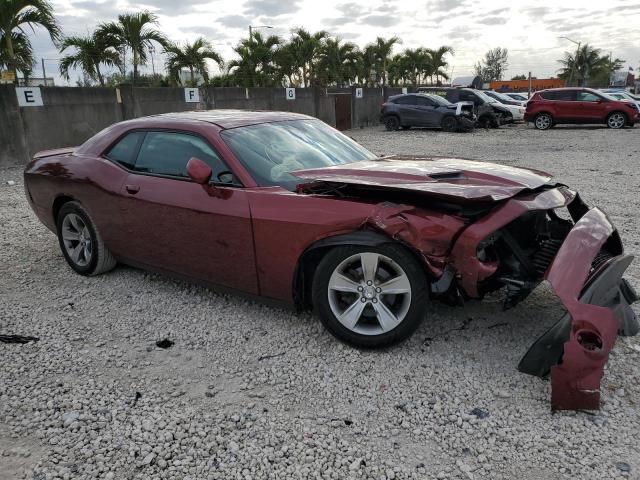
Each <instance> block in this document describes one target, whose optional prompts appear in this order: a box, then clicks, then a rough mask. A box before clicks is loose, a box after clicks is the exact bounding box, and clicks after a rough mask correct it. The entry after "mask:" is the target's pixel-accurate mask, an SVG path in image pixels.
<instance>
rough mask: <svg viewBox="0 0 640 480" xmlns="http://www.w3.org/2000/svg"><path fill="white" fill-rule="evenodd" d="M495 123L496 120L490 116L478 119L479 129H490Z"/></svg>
mask: <svg viewBox="0 0 640 480" xmlns="http://www.w3.org/2000/svg"><path fill="white" fill-rule="evenodd" d="M493 123H494V120H493V119H492V118H491V116H490V115H483V116H482V117H480V118H479V119H478V127H480V128H489V127H491V126H492V124H493Z"/></svg>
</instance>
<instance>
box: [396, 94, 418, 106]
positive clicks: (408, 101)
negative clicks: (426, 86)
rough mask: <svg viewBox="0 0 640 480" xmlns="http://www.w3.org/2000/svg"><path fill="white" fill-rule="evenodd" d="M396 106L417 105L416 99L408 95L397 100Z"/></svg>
mask: <svg viewBox="0 0 640 480" xmlns="http://www.w3.org/2000/svg"><path fill="white" fill-rule="evenodd" d="M393 103H395V104H396V105H415V103H416V102H415V97H413V96H412V95H408V96H406V97H400V98H396V99H395V100H394V102H393Z"/></svg>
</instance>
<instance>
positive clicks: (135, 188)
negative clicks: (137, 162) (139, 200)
mask: <svg viewBox="0 0 640 480" xmlns="http://www.w3.org/2000/svg"><path fill="white" fill-rule="evenodd" d="M124 188H125V189H126V190H127V192H129V193H130V194H131V195H135V194H136V193H138V192H139V191H140V187H139V186H138V185H125V186H124Z"/></svg>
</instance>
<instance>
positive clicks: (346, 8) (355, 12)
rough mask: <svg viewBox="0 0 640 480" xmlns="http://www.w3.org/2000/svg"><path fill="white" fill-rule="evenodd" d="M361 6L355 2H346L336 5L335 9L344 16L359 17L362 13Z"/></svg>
mask: <svg viewBox="0 0 640 480" xmlns="http://www.w3.org/2000/svg"><path fill="white" fill-rule="evenodd" d="M363 9H364V8H363V6H362V5H361V4H359V3H355V2H347V3H341V4H338V5H336V10H338V11H339V12H340V13H342V14H343V15H344V16H345V17H351V18H355V17H359V16H360V15H362V11H363Z"/></svg>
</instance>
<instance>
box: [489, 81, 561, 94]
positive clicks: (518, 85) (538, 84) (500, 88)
mask: <svg viewBox="0 0 640 480" xmlns="http://www.w3.org/2000/svg"><path fill="white" fill-rule="evenodd" d="M564 86H565V85H564V80H562V79H560V78H532V79H531V91H532V92H535V91H537V90H544V89H546V88H560V87H564ZM489 88H490V89H491V90H495V91H496V92H527V91H529V80H496V81H495V82H491V83H490V84H489Z"/></svg>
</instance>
